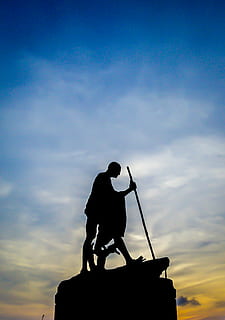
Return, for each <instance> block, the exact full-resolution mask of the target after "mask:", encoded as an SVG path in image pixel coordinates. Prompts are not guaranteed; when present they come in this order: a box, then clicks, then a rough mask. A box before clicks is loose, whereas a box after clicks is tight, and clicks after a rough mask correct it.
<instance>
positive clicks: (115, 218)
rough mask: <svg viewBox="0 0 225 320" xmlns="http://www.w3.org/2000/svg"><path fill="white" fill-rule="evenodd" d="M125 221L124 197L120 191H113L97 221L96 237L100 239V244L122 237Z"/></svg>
mask: <svg viewBox="0 0 225 320" xmlns="http://www.w3.org/2000/svg"><path fill="white" fill-rule="evenodd" d="M126 222H127V217H126V204H125V197H124V196H123V195H121V193H120V192H115V193H114V196H113V199H111V201H110V206H108V210H107V212H105V214H104V215H102V217H101V219H100V221H99V227H98V235H97V239H99V240H100V239H101V240H100V242H101V244H102V246H103V245H107V244H108V243H109V242H110V241H111V240H112V239H114V238H118V237H123V236H124V233H125V229H126Z"/></svg>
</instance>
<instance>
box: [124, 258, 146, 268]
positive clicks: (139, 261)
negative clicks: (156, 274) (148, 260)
mask: <svg viewBox="0 0 225 320" xmlns="http://www.w3.org/2000/svg"><path fill="white" fill-rule="evenodd" d="M144 261H145V258H143V257H142V256H140V257H138V258H137V259H131V260H130V261H128V262H127V266H133V265H137V264H140V263H142V262H144Z"/></svg>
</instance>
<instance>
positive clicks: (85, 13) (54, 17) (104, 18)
mask: <svg viewBox="0 0 225 320" xmlns="http://www.w3.org/2000/svg"><path fill="white" fill-rule="evenodd" d="M224 9H225V3H224V2H223V1H219V0H218V1H216V0H214V1H213V0H211V1H208V0H204V1H198V0H195V1H192V0H189V1H185V0H184V1H161V0H158V1H156V0H155V1H151V0H148V1H143V0H138V1H132V0H130V1H127V0H120V1H116V0H115V1H109V0H93V1H85V0H82V1H79V0H76V1H75V0H74V1H72V0H71V1H69V0H64V1H59V0H54V1H53V0H52V1H50V0H48V1H47V0H45V1H44V0H43V1H42V0H39V1H38V0H36V1H35V0H32V1H23V0H20V1H1V3H0V26H1V27H0V34H1V51H0V63H1V73H0V99H1V103H0V112H1V117H0V132H1V142H0V144H1V145H0V153H1V156H0V165H1V171H0V200H1V211H0V228H1V236H0V237H1V238H0V241H1V247H0V252H1V255H0V259H1V261H0V262H1V263H0V265H1V269H0V273H1V277H0V280H1V283H0V288H1V289H0V290H1V292H0V301H1V303H0V310H1V311H0V318H1V320H34V319H40V318H41V315H42V314H45V319H46V320H50V319H52V318H53V316H52V314H53V308H54V294H55V291H56V287H57V285H58V283H59V282H60V281H62V280H64V279H67V278H70V277H72V276H73V275H75V274H76V273H78V272H79V270H80V261H81V246H82V242H83V240H84V236H85V229H84V225H85V216H84V214H83V209H84V206H85V202H86V199H87V197H88V194H89V192H90V188H91V184H92V181H93V179H94V177H95V176H96V174H97V173H98V172H100V171H103V170H105V169H106V167H107V165H108V163H109V162H110V161H118V162H120V163H121V164H122V166H123V170H122V174H121V176H120V177H119V178H118V179H116V180H114V181H113V183H114V187H115V188H116V189H118V190H121V189H125V188H126V187H127V185H128V183H129V180H128V176H127V172H126V170H125V168H126V165H130V167H131V169H132V172H133V175H134V177H135V180H136V182H137V184H138V192H139V195H140V199H141V203H142V206H143V211H144V213H145V217H146V222H147V225H148V228H149V232H150V235H151V238H152V242H153V246H154V249H155V253H156V256H157V257H163V256H168V257H169V258H170V260H171V266H170V268H169V270H168V276H169V277H170V278H171V279H173V281H174V286H175V287H176V289H177V297H178V304H179V306H178V314H179V320H186V319H189V320H224V319H225V294H224V293H225V292H224V280H225V273H224V270H225V257H224V251H225V237H224V225H225V212H224V208H225V197H224V190H225V161H224V160H225V130H224V124H225V108H224V100H225V99H224V98H225V90H224V62H225V50H224V49H225V48H224V44H225V39H224V35H225V29H224V27H225V19H224V13H225V10H224ZM127 214H128V226H127V232H126V236H125V241H126V243H127V246H128V248H129V250H130V252H131V254H132V255H133V256H138V255H140V254H142V255H144V256H146V258H150V254H149V251H148V248H147V245H146V240H145V238H144V234H143V230H142V226H141V222H140V218H139V214H138V210H137V206H136V203H135V199H134V195H133V194H130V195H129V196H128V197H127ZM123 263H124V261H123V259H122V258H121V257H117V256H113V255H111V257H110V258H109V260H108V262H107V266H108V267H115V266H117V265H121V264H123Z"/></svg>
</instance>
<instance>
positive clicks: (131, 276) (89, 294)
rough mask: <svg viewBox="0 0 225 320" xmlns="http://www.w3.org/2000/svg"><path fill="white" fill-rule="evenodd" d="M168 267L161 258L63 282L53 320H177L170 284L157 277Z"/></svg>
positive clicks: (59, 289) (167, 263) (166, 260)
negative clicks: (143, 318) (142, 319)
mask: <svg viewBox="0 0 225 320" xmlns="http://www.w3.org/2000/svg"><path fill="white" fill-rule="evenodd" d="M168 266H169V259H168V258H161V259H156V260H151V261H145V262H143V263H140V264H137V265H133V266H129V267H128V266H124V267H120V268H116V269H111V270H105V271H101V272H100V271H99V272H97V271H96V272H87V273H84V274H78V275H77V276H75V277H73V278H71V279H69V280H65V281H63V282H61V283H60V285H59V287H58V291H57V294H56V297H55V303H56V305H55V320H76V319H84V320H86V319H100V320H103V319H104V320H106V319H117V320H122V319H124V320H126V319H131V318H132V319H135V318H137V319H141V318H142V317H145V319H149V320H150V319H154V320H177V312H176V300H175V298H176V290H175V288H174V287H173V282H172V280H170V279H166V278H161V277H160V275H161V273H162V272H163V271H164V270H166V269H167V267H168Z"/></svg>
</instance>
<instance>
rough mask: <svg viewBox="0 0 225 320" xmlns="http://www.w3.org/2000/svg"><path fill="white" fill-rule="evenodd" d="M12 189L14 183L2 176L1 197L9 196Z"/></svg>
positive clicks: (0, 183) (0, 180) (0, 184)
mask: <svg viewBox="0 0 225 320" xmlns="http://www.w3.org/2000/svg"><path fill="white" fill-rule="evenodd" d="M12 190H13V185H12V184H11V183H9V182H7V181H5V180H4V179H2V178H1V177H0V198H5V197H7V196H9V195H10V193H11V192H12Z"/></svg>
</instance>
